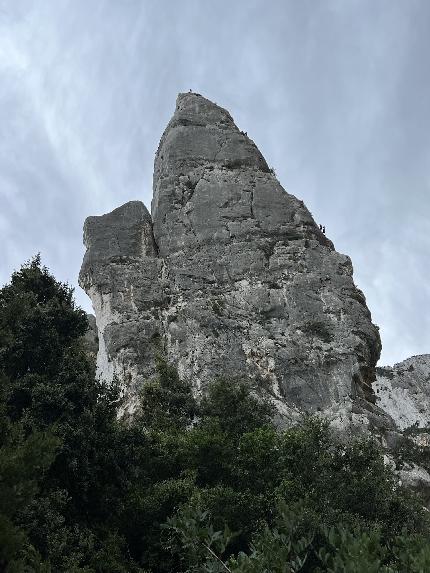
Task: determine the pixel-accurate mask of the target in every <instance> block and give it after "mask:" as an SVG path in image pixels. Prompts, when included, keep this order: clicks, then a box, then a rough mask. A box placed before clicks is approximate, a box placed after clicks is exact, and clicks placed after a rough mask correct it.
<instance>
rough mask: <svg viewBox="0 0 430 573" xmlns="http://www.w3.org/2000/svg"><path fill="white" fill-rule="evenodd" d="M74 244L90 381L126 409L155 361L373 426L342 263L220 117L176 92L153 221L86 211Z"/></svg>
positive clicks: (360, 324) (371, 334)
mask: <svg viewBox="0 0 430 573" xmlns="http://www.w3.org/2000/svg"><path fill="white" fill-rule="evenodd" d="M84 242H85V245H86V247H87V252H86V255H85V259H84V262H83V265H82V269H81V273H80V284H81V286H82V287H83V288H84V289H85V290H86V292H87V293H88V294H89V296H90V298H91V300H92V302H93V306H94V310H95V313H96V318H97V327H98V331H99V340H100V348H99V354H98V369H99V373H100V374H101V376H102V377H103V378H104V379H106V380H110V379H112V377H113V376H114V375H117V376H118V377H119V378H120V379H121V380H122V381H123V382H124V385H125V391H126V394H127V403H128V409H129V410H133V407H134V404H135V400H136V394H137V392H138V387H139V385H140V384H141V383H142V382H143V381H144V380H145V379H147V378H148V377H150V376H152V375H153V373H154V356H155V355H156V354H157V353H163V354H164V355H165V356H166V357H167V358H168V360H170V361H171V362H173V363H174V364H176V365H177V367H178V370H179V373H180V376H181V377H184V378H189V379H190V380H191V381H192V383H193V384H194V386H195V388H196V391H200V390H204V388H205V386H206V385H207V384H210V382H211V380H213V379H214V378H217V377H220V376H227V377H232V376H233V377H236V378H243V379H246V380H248V381H249V382H250V384H254V385H256V386H257V387H258V388H260V389H261V391H264V392H267V393H269V394H270V395H271V396H272V397H273V398H274V400H275V401H276V403H277V405H278V409H279V411H280V413H281V414H282V415H283V416H286V417H289V418H293V419H294V418H295V416H297V415H298V414H300V413H301V412H323V413H325V414H326V415H329V416H331V417H332V418H333V420H334V423H336V424H338V425H340V426H349V425H350V424H364V425H368V424H369V420H370V423H375V424H378V423H380V420H381V411H380V410H379V408H378V407H377V406H374V404H373V403H374V402H375V395H374V393H373V390H372V383H373V381H374V379H375V365H376V362H377V360H378V358H379V354H380V339H379V333H378V329H377V327H375V326H374V325H373V324H372V321H371V316H370V312H369V309H368V308H367V306H366V301H365V298H364V295H363V293H362V292H361V291H360V290H359V289H358V288H357V287H356V286H355V284H354V282H353V278H352V264H351V261H350V259H349V258H348V257H347V256H345V255H342V254H340V253H338V252H336V250H335V249H334V246H333V244H332V242H331V241H330V240H329V239H328V238H327V237H326V236H325V235H324V234H323V233H322V232H321V230H320V228H319V225H317V224H316V223H315V221H314V219H313V218H312V216H311V214H310V213H309V211H308V209H307V208H306V207H305V205H304V204H303V202H302V201H300V200H299V199H297V198H296V197H294V196H293V195H291V194H289V193H287V192H286V191H285V190H284V189H283V188H282V186H281V185H280V183H279V182H278V180H277V179H276V177H275V175H274V173H273V172H272V171H271V170H270V169H269V168H268V166H267V163H266V161H265V159H264V158H263V156H262V155H261V153H260V152H259V150H258V149H257V147H256V145H255V144H254V142H253V141H252V140H251V139H249V137H248V136H247V134H246V133H243V132H241V131H239V129H238V128H237V127H236V125H235V124H234V122H233V119H232V118H231V116H230V114H229V113H228V112H227V111H226V110H224V109H222V108H221V107H219V106H217V105H216V104H214V103H212V102H210V101H208V100H207V99H205V98H203V97H202V96H199V95H197V94H191V93H190V94H180V95H179V96H178V100H177V106H176V111H175V113H174V115H173V118H172V119H171V121H170V123H169V124H168V126H167V128H166V130H165V132H164V134H163V136H162V138H161V142H160V145H159V148H158V151H157V154H156V159H155V170H154V196H153V201H152V217H151V216H150V215H149V213H148V211H147V210H146V208H145V207H144V205H143V204H142V203H140V202H137V201H133V202H130V203H127V204H126V205H124V206H122V207H120V208H118V209H116V210H115V211H113V212H112V213H109V214H107V215H103V216H101V217H89V218H88V219H87V221H86V222H85V230H84ZM382 417H383V416H382ZM388 424H389V422H388Z"/></svg>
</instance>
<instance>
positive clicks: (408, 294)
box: [0, 0, 430, 364]
mask: <svg viewBox="0 0 430 573" xmlns="http://www.w3.org/2000/svg"><path fill="white" fill-rule="evenodd" d="M190 88H191V89H193V91H196V92H199V93H201V94H202V95H204V96H206V97H208V98H209V99H211V100H213V101H216V102H217V103H218V104H219V105H222V106H223V107H225V108H227V109H228V110H229V111H230V113H231V114H232V115H233V117H234V119H235V121H236V123H237V124H238V126H239V127H240V128H241V129H243V130H245V131H247V132H248V134H249V136H250V137H251V138H252V139H253V140H254V141H255V143H256V144H257V145H258V147H259V148H260V150H261V151H262V153H263V154H264V155H265V157H266V159H267V161H268V163H269V165H270V166H273V167H274V168H275V170H276V173H277V175H278V178H279V180H280V182H281V183H282V185H283V186H284V187H285V188H286V189H287V190H288V191H289V192H291V193H293V194H294V195H296V196H297V197H299V198H300V199H303V200H304V201H305V203H306V205H307V206H308V208H309V209H310V210H311V212H312V213H313V215H314V217H315V219H316V221H317V222H318V223H320V222H321V223H323V224H325V225H326V228H327V234H328V236H329V237H330V238H331V239H332V240H333V241H334V243H335V246H336V248H337V250H338V251H340V252H343V253H346V254H348V255H350V256H351V258H352V261H353V264H354V269H355V275H354V276H355V281H356V283H357V284H358V286H359V287H360V288H361V289H362V290H363V291H364V293H365V295H366V297H367V302H368V305H369V307H370V309H371V312H372V316H373V320H374V322H376V324H378V325H379V326H380V328H381V335H382V341H383V353H382V358H381V364H388V363H394V362H398V361H400V360H403V359H404V358H406V357H408V356H410V355H413V354H421V353H428V352H430V313H429V299H430V265H429V256H428V254H429V247H430V224H429V219H430V2H428V0H401V1H400V0H369V1H366V0H360V1H358V0H309V1H307V0H300V1H299V0H294V1H293V0H291V1H288V0H279V1H277V0H261V1H260V0H227V1H225V0H217V1H216V2H215V1H212V0H70V1H67V0H38V1H37V0H31V1H30V0H29V1H25V0H24V1H21V0H0V237H1V247H2V248H1V257H0V283H1V284H3V283H5V282H7V281H8V279H9V277H10V274H11V272H12V271H13V270H14V269H16V268H19V266H20V265H21V263H22V262H24V261H25V260H27V259H28V258H30V257H31V256H32V255H34V254H35V253H37V252H38V251H40V252H41V254H42V260H43V262H44V263H45V264H46V265H47V266H48V267H49V268H50V269H51V271H52V272H53V273H54V274H55V276H56V277H57V278H59V279H61V280H64V281H68V282H69V283H70V284H72V285H75V286H76V287H77V275H78V272H79V268H80V264H81V260H82V255H83V247H82V224H83V221H84V219H85V217H86V216H88V215H98V214H102V213H106V212H108V211H110V210H112V209H113V208H115V207H117V206H119V205H121V204H122V203H125V202H126V201H129V200H131V199H141V200H143V201H144V202H145V204H146V205H147V207H148V208H149V207H150V200H151V196H152V191H151V186H152V167H153V160H154V154H155V151H156V149H157V145H158V142H159V139H160V136H161V133H162V131H163V129H164V127H165V125H166V123H167V122H168V120H169V119H170V117H171V115H172V113H173V111H174V107H175V98H176V95H177V93H178V92H181V91H188V90H189V89H190ZM76 296H77V299H78V301H79V303H80V304H81V305H82V306H83V307H84V308H85V309H86V310H90V309H91V305H90V302H89V299H88V298H87V297H86V295H85V293H83V291H81V289H80V288H79V287H77V288H76Z"/></svg>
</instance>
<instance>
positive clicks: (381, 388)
mask: <svg viewBox="0 0 430 573" xmlns="http://www.w3.org/2000/svg"><path fill="white" fill-rule="evenodd" d="M376 375H377V380H376V383H375V384H374V386H373V387H374V390H375V394H376V403H377V404H378V406H379V407H380V408H381V409H382V410H384V411H385V412H386V413H387V414H388V415H389V416H391V418H392V419H393V420H394V422H395V424H396V426H397V428H399V429H400V430H404V429H406V428H409V427H410V426H414V425H415V426H416V427H417V428H426V427H430V354H423V355H421V356H412V357H411V358H408V359H407V360H404V361H403V362H400V363H399V364H395V365H394V366H393V367H384V368H377V369H376Z"/></svg>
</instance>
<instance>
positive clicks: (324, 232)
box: [322, 226, 325, 235]
mask: <svg viewBox="0 0 430 573" xmlns="http://www.w3.org/2000/svg"><path fill="white" fill-rule="evenodd" d="M322 231H323V233H324V235H325V226H324V227H323V229H322Z"/></svg>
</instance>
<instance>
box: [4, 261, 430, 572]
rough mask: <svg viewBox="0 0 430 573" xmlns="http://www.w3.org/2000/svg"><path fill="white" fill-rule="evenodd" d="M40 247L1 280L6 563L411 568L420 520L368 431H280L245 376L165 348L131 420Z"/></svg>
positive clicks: (315, 426) (423, 527)
mask: <svg viewBox="0 0 430 573" xmlns="http://www.w3.org/2000/svg"><path fill="white" fill-rule="evenodd" d="M72 294H73V293H72V290H71V289H70V288H69V287H68V286H67V285H64V284H62V283H59V282H58V281H56V280H55V279H54V277H52V276H51V275H50V273H49V272H48V270H47V269H46V268H44V267H42V266H41V263H40V259H39V258H38V257H36V258H35V259H34V260H33V261H31V262H30V263H28V264H26V265H24V266H23V267H22V269H21V270H20V271H18V272H16V273H14V274H13V276H12V279H11V282H10V284H9V285H7V286H5V287H4V288H3V289H1V290H0V389H1V391H0V571H11V572H14V571H16V572H19V571H37V572H72V573H73V572H74V573H91V572H106V573H111V572H112V573H116V572H118V573H125V572H136V573H137V572H141V573H143V572H150V571H151V572H153V573H167V572H177V573H180V572H185V571H207V572H216V571H224V572H225V571H234V572H235V573H238V572H245V571H246V572H248V573H251V572H263V571H267V572H273V573H278V572H279V573H281V572H286V573H287V572H290V571H291V572H292V571H304V572H316V571H326V572H340V571H347V572H356V573H359V572H361V571H366V572H373V571H375V572H376V571H381V572H386V573H388V572H392V573H394V572H399V573H400V572H403V571H410V572H419V571H427V570H430V544H429V543H428V542H427V538H428V534H429V530H430V529H429V523H428V519H427V517H426V513H425V512H424V511H423V510H422V508H421V503H420V500H418V499H417V498H415V497H414V496H413V495H412V494H409V493H408V492H406V491H404V490H403V489H402V488H401V487H400V486H399V485H398V480H396V478H395V476H394V474H393V473H392V471H391V470H390V469H389V468H388V467H386V466H385V465H384V462H383V457H382V454H381V452H380V451H379V449H378V447H377V446H376V445H375V444H374V443H373V442H371V441H369V440H356V441H354V442H352V443H342V442H341V441H339V440H338V439H337V438H336V437H335V436H333V435H332V433H331V431H330V429H329V427H328V425H327V424H326V423H324V422H322V421H320V420H315V419H308V420H304V421H303V423H302V424H300V425H299V426H297V427H295V428H292V429H289V430H284V431H279V430H277V429H276V428H275V427H274V426H273V424H272V422H271V418H272V414H273V411H272V408H271V406H270V404H269V403H268V402H265V401H263V400H261V399H260V398H257V396H256V395H254V393H253V392H252V391H250V389H249V386H248V385H244V384H242V383H240V382H236V381H233V380H230V381H226V380H224V381H222V380H221V381H214V383H213V384H211V386H210V387H209V388H208V389H207V392H206V394H205V395H204V397H203V398H202V399H201V400H196V399H195V397H194V396H193V394H192V392H191V388H190V386H189V385H188V384H187V383H186V382H183V381H181V380H180V379H179V377H178V375H177V372H176V371H175V369H174V368H172V367H171V366H169V365H168V364H167V363H166V362H165V361H163V359H162V358H160V359H159V365H158V376H157V377H156V378H155V379H154V380H150V381H148V382H147V384H146V385H145V386H144V387H143V389H142V396H141V409H140V411H139V413H138V414H137V415H136V416H135V418H134V420H133V422H127V423H125V422H123V421H121V420H118V419H117V410H118V407H119V405H120V403H121V399H120V391H119V387H118V386H117V385H116V384H112V386H111V387H109V388H106V387H105V386H103V385H101V384H100V383H99V382H97V380H96V378H95V373H94V367H93V364H92V362H91V359H89V358H88V356H87V354H86V353H85V349H84V347H83V342H82V335H83V334H84V332H85V330H86V328H87V321H86V316H85V313H83V312H82V311H81V310H80V309H79V308H76V307H75V305H74V302H73V296H72Z"/></svg>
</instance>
